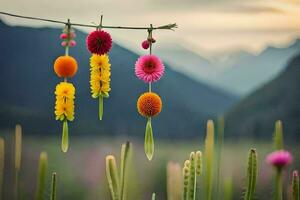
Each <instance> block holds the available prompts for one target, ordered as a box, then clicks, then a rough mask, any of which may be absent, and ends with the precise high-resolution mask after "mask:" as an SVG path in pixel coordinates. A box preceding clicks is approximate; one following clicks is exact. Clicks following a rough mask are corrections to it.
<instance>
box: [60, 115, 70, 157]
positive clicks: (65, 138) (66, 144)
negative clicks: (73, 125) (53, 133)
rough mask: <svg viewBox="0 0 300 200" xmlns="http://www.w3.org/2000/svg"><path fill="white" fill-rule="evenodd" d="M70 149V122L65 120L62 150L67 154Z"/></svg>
mask: <svg viewBox="0 0 300 200" xmlns="http://www.w3.org/2000/svg"><path fill="white" fill-rule="evenodd" d="M68 148H69V127H68V121H67V120H64V122H63V131H62V138H61V150H62V152H64V153H66V152H67V151H68Z"/></svg>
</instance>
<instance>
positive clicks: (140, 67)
mask: <svg viewBox="0 0 300 200" xmlns="http://www.w3.org/2000/svg"><path fill="white" fill-rule="evenodd" d="M152 31H153V29H152V25H150V28H149V29H148V38H147V40H145V41H143V42H142V48H143V49H149V54H148V55H143V56H140V57H139V59H138V60H137V61H136V63H135V75H136V76H137V78H138V79H140V80H142V81H144V82H145V83H146V84H148V92H146V93H144V94H142V95H141V96H140V97H139V98H138V100H137V109H138V112H139V113H140V115H142V116H143V117H146V118H147V124H146V130H145V142H144V149H145V154H146V156H147V158H148V160H149V161H150V160H152V158H153V154H154V138H153V130H152V118H153V117H155V116H157V115H158V114H159V113H160V112H161V110H162V100H161V98H160V96H159V95H158V94H156V93H154V92H152V88H151V87H152V83H153V82H156V81H158V80H159V79H160V78H161V77H162V76H163V74H164V71H165V67H164V65H163V63H162V61H161V60H160V59H159V58H158V57H157V56H155V55H152V45H153V43H155V42H156V40H155V39H154V38H153V37H152Z"/></svg>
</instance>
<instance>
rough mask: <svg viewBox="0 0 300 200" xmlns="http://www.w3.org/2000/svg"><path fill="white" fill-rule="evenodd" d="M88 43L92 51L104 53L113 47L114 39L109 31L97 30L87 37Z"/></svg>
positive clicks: (99, 53)
mask: <svg viewBox="0 0 300 200" xmlns="http://www.w3.org/2000/svg"><path fill="white" fill-rule="evenodd" d="M86 45H87V48H88V50H89V51H90V52H91V53H94V54H98V55H103V54H106V53H108V52H109V50H110V49H111V47H112V39H111V36H110V34H109V33H107V32H105V31H102V30H96V31H93V32H91V33H90V34H89V35H88V36H87V38H86Z"/></svg>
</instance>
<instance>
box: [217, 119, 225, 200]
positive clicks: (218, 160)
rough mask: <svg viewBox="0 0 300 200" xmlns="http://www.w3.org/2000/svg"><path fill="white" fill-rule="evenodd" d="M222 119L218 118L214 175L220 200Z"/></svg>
mask: <svg viewBox="0 0 300 200" xmlns="http://www.w3.org/2000/svg"><path fill="white" fill-rule="evenodd" d="M224 128H225V127H224V117H223V116H220V117H218V127H217V131H218V140H217V159H216V162H217V163H216V166H217V175H216V192H217V194H216V197H217V198H218V199H220V182H221V181H220V174H221V165H222V149H223V140H224Z"/></svg>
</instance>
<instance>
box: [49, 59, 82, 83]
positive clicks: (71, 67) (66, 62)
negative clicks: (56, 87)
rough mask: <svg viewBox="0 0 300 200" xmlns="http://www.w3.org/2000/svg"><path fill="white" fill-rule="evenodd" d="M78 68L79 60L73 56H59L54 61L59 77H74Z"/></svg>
mask: <svg viewBox="0 0 300 200" xmlns="http://www.w3.org/2000/svg"><path fill="white" fill-rule="evenodd" d="M77 68H78V67H77V61H76V60H75V58H73V57H72V56H59V57H58V58H57V59H56V60H55V62H54V71H55V73H56V74H57V76H58V77H66V78H69V77H73V76H74V75H75V74H76V72H77Z"/></svg>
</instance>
